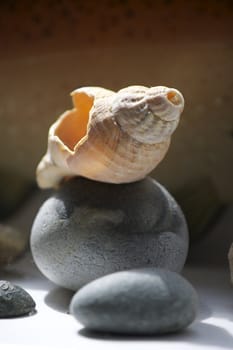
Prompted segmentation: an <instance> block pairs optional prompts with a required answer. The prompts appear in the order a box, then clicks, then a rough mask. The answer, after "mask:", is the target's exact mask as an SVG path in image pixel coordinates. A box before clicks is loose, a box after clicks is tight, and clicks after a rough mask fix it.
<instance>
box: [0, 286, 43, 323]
mask: <svg viewBox="0 0 233 350" xmlns="http://www.w3.org/2000/svg"><path fill="white" fill-rule="evenodd" d="M35 306H36V304H35V302H34V300H33V299H32V297H31V296H30V295H29V294H28V293H27V292H26V291H25V290H24V289H23V288H21V287H19V286H15V285H13V284H12V283H10V282H8V281H0V318H6V317H17V316H23V315H26V314H29V313H30V312H33V311H34V309H35Z"/></svg>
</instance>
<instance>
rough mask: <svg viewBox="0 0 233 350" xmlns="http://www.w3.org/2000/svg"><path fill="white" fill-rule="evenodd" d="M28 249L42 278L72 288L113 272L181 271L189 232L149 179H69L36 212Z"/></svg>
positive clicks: (165, 195)
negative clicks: (144, 269)
mask: <svg viewBox="0 0 233 350" xmlns="http://www.w3.org/2000/svg"><path fill="white" fill-rule="evenodd" d="M31 249H32V254H33V257H34V260H35V262H36V264H37V266H38V267H39V269H40V270H41V272H42V273H43V274H44V275H45V276H46V277H48V278H49V279H50V280H52V281H53V282H54V283H56V284H58V285H60V286H62V287H65V288H69V289H73V290H75V291H77V290H78V289H79V288H80V287H82V286H83V285H85V284H87V283H89V282H90V281H92V280H94V279H96V278H99V277H102V276H104V275H107V274H110V273H113V272H116V271H122V270H128V269H134V268H141V267H151V266H156V267H161V268H166V269H170V270H173V271H177V272H179V271H181V270H182V268H183V265H184V263H185V260H186V256H187V251H188V231H187V226H186V222H185V218H184V216H183V214H182V212H181V210H180V208H179V206H178V205H177V203H176V201H175V200H174V199H173V198H172V196H171V195H170V194H169V193H168V192H167V191H166V189H165V188H164V187H163V186H161V185H160V184H159V183H158V182H156V181H155V180H153V179H151V178H146V179H144V180H142V181H138V182H134V183H130V184H121V185H113V184H106V183H101V182H96V181H90V180H87V179H84V178H74V179H72V180H69V181H67V182H66V183H65V184H64V185H63V186H62V187H61V188H60V189H59V190H58V191H57V192H56V193H55V194H54V195H53V196H52V197H50V198H49V199H48V200H47V201H46V202H45V203H44V204H43V206H42V207H41V209H40V210H39V212H38V214H37V217H36V218H35V221H34V224H33V227H32V234H31Z"/></svg>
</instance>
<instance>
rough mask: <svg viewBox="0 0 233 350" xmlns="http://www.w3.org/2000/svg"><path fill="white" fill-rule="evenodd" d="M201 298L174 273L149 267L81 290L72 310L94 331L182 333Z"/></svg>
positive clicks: (93, 283) (91, 284) (112, 277)
mask: <svg viewBox="0 0 233 350" xmlns="http://www.w3.org/2000/svg"><path fill="white" fill-rule="evenodd" d="M197 300H198V298H197V294H196V292H195V290H194V288H193V287H192V286H191V284H190V283H189V282H187V281H186V280H185V279H184V278H183V277H181V276H180V275H178V274H177V273H175V272H171V271H168V270H163V269H157V268H147V269H139V270H131V271H123V272H117V273H113V274H110V275H108V276H104V277H102V278H99V279H97V280H95V281H93V282H91V283H89V284H88V285H86V286H85V287H83V288H81V289H80V290H79V291H78V292H77V293H76V294H75V296H74V297H73V299H72V301H71V306H70V311H71V313H72V314H73V315H74V317H75V318H76V319H77V320H78V321H79V322H80V323H81V324H83V325H84V326H85V327H87V328H88V329H90V330H93V331H101V332H113V333H129V334H132V333H133V334H160V333H169V332H176V331H180V330H182V329H183V328H185V327H187V326H188V325H189V324H190V323H191V322H192V321H193V320H194V319H195V316H196V313H197V308H198V301H197Z"/></svg>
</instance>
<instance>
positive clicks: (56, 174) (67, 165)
mask: <svg viewBox="0 0 233 350" xmlns="http://www.w3.org/2000/svg"><path fill="white" fill-rule="evenodd" d="M71 95H72V98H73V104H74V108H73V109H71V110H69V111H66V112H65V113H63V114H62V115H61V116H60V117H59V118H58V120H57V121H56V122H55V123H54V124H53V125H52V126H51V128H50V130H49V135H48V149H47V153H46V154H45V156H44V157H43V158H42V160H41V162H40V163H39V165H38V167H37V182H38V184H39V186H40V187H41V188H49V187H57V186H58V185H59V183H60V182H61V181H62V180H63V179H64V178H67V177H68V178H69V177H72V176H83V177H86V178H89V179H92V180H96V181H102V182H108V183H116V184H117V183H128V182H133V181H137V180H140V179H142V178H144V177H145V176H146V175H147V174H149V173H150V172H151V171H152V170H153V169H154V168H155V167H156V165H157V164H158V163H159V162H160V161H161V160H162V159H163V158H164V156H165V154H166V152H167V150H168V147H169V144H170V138H171V135H172V133H173V131H174V130H175V129H176V127H177V125H178V122H179V118H180V114H181V113H182V111H183V108H184V99H183V96H182V95H181V93H180V92H179V91H178V90H176V89H173V88H167V87H163V86H157V87H151V88H147V87H144V86H129V87H127V88H124V89H121V90H119V91H118V92H113V91H111V90H107V89H103V88H100V87H83V88H80V89H77V90H75V91H74V92H73V93H72V94H71Z"/></svg>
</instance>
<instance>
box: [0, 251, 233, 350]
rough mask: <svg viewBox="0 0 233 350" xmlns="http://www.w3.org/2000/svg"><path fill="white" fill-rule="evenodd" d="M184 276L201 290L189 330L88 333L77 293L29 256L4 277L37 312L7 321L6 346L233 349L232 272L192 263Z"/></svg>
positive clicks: (0, 323)
mask: <svg viewBox="0 0 233 350" xmlns="http://www.w3.org/2000/svg"><path fill="white" fill-rule="evenodd" d="M184 275H185V277H186V278H187V279H188V280H189V281H190V282H191V283H192V284H193V285H194V287H195V288H196V289H197V291H198V294H199V297H200V312H199V316H198V319H197V320H196V321H195V322H194V323H193V324H192V325H191V326H190V327H188V328H187V329H186V330H185V331H184V332H183V333H180V334H173V335H166V336H165V335H164V336H159V337H156V336H153V337H132V336H131V337H126V336H124V337H123V336H111V335H106V334H105V335H101V334H99V335H98V334H91V333H89V332H87V331H86V330H85V329H84V328H83V327H82V326H81V325H80V324H78V323H77V322H76V320H75V319H74V318H73V317H72V316H70V315H69V314H68V313H67V311H68V305H69V301H70V298H71V296H72V293H71V292H70V291H67V290H64V289H60V288H57V287H55V286H54V285H53V284H52V283H50V282H49V281H47V280H46V279H45V278H44V277H43V276H41V274H40V273H39V272H38V271H37V269H36V268H35V266H34V265H33V262H32V259H31V257H30V256H28V257H27V258H26V259H24V260H22V261H20V262H19V263H18V264H17V267H11V268H10V269H8V270H7V271H6V272H4V273H2V274H1V277H0V278H1V279H7V280H9V281H11V282H13V283H16V284H19V285H20V286H22V287H24V288H25V289H26V290H27V291H28V292H29V293H30V294H31V296H32V297H33V298H34V300H35V301H36V304H37V306H36V310H37V312H36V314H34V315H32V316H28V317H21V318H14V319H1V320H0V349H1V350H16V349H17V350H27V349H30V350H34V349H35V350H42V349H44V350H47V349H50V350H52V349H58V350H59V349H66V350H68V349H81V350H83V349H95V350H98V349H101V350H102V349H103V350H105V349H110V350H111V349H127V350H130V349H134V350H138V349H142V350H147V349H148V350H149V349H153V350H156V349H159V350H168V349H169V350H170V349H172V350H176V349H177V350H178V349H179V350H186V349H187V350H189V349H193V350H195V349H206V350H208V349H212V350H215V349H233V287H232V286H231V285H230V283H229V273H228V270H227V269H224V268H211V269H207V268H200V267H199V268H193V267H187V268H186V269H185V271H184Z"/></svg>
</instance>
